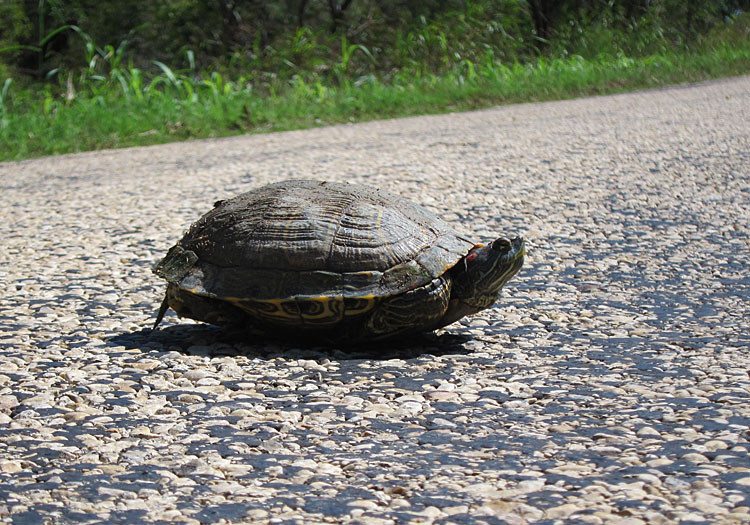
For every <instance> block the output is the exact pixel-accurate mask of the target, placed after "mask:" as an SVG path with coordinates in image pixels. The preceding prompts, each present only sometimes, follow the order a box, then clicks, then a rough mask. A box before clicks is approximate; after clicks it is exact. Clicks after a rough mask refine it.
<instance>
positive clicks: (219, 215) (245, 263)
mask: <svg viewBox="0 0 750 525" xmlns="http://www.w3.org/2000/svg"><path fill="white" fill-rule="evenodd" d="M525 255H526V249H525V242H524V239H523V238H522V237H520V236H514V237H513V238H509V237H506V236H501V237H498V238H497V239H495V240H493V241H492V242H490V243H488V244H477V243H475V242H473V241H471V240H469V239H468V238H467V237H465V236H464V235H463V234H461V233H459V232H457V231H456V230H454V229H453V228H452V227H451V226H450V225H449V224H448V223H446V222H445V221H443V220H442V219H440V218H439V217H437V216H436V215H435V214H433V213H431V212H430V211H428V210H427V209H425V208H424V207H422V206H419V205H417V204H414V203H413V202H411V201H409V200H407V199H405V198H402V197H400V196H398V195H395V194H392V193H389V192H386V191H383V190H380V189H376V188H373V187H369V186H365V185H360V184H351V183H338V182H326V181H317V180H287V181H283V182H278V183H274V184H269V185H266V186H263V187H260V188H258V189H255V190H252V191H249V192H247V193H243V194H241V195H238V196H236V197H233V198H230V199H228V200H220V201H218V202H216V203H215V204H214V207H213V209H212V210H210V211H209V212H208V213H206V214H205V215H203V216H202V217H201V218H200V219H198V221H196V222H195V223H194V224H193V225H192V226H191V227H190V228H189V229H188V231H187V232H186V233H185V234H184V236H183V237H182V239H181V240H180V241H179V242H178V243H177V244H176V245H174V246H173V247H172V248H170V250H169V251H168V253H167V254H166V256H165V257H164V258H163V259H162V260H161V261H160V262H158V263H157V264H156V266H155V267H154V268H153V271H154V273H156V274H157V275H158V276H160V277H162V278H164V279H166V281H167V283H168V284H167V290H166V294H165V297H164V300H163V302H162V305H161V308H160V309H159V312H158V315H157V319H156V322H155V324H154V329H156V327H157V326H158V325H159V323H160V322H161V321H162V319H163V317H164V314H165V313H166V311H167V310H168V309H169V308H172V309H173V310H174V311H175V312H176V313H177V314H178V315H179V316H180V317H188V318H192V319H195V320H198V321H203V322H206V323H210V324H216V325H225V326H233V327H239V328H241V329H242V330H243V331H244V330H247V333H249V334H258V335H263V336H267V337H272V338H277V337H279V336H280V337H282V338H284V337H289V336H291V337H296V338H302V339H304V340H306V341H320V342H324V343H335V344H342V345H345V344H358V343H367V342H371V341H382V340H387V339H391V338H394V337H396V336H402V335H408V334H414V333H419V332H430V331H433V330H435V329H437V328H440V327H443V326H446V325H448V324H451V323H453V322H454V321H457V320H458V319H460V318H462V317H464V316H466V315H471V314H474V313H476V312H479V311H480V310H483V309H485V308H489V307H490V306H492V305H493V304H494V303H495V302H496V301H497V299H498V294H499V292H500V289H501V288H502V287H503V286H504V285H505V283H506V282H507V281H508V280H509V279H510V278H511V277H513V276H514V275H515V274H516V273H517V272H518V270H519V269H520V268H521V266H522V264H523V261H524V256H525Z"/></svg>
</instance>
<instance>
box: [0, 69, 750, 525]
mask: <svg viewBox="0 0 750 525" xmlns="http://www.w3.org/2000/svg"><path fill="white" fill-rule="evenodd" d="M292 177H297V178H302V177H305V178H316V179H328V180H335V181H352V182H360V183H367V184H371V185H375V186H378V187H381V188H384V189H387V190H389V191H392V192H395V193H399V194H401V195H404V196H408V197H409V198H411V199H413V200H414V201H417V202H420V203H422V204H424V205H426V206H427V207H429V208H430V209H432V210H433V211H435V212H437V213H438V214H440V215H441V216H442V217H444V218H445V219H447V220H448V221H450V222H452V223H454V224H456V225H457V226H458V227H459V228H461V229H463V230H465V231H466V232H467V233H469V234H471V235H472V236H473V237H475V238H476V239H477V241H480V240H486V239H489V238H493V237H495V236H496V235H498V234H500V233H521V234H523V235H524V236H525V237H526V238H527V239H528V241H529V256H528V259H527V264H526V266H525V267H524V268H523V269H522V270H521V272H520V273H519V274H518V275H517V276H516V277H515V278H514V279H513V280H512V281H511V282H510V283H509V284H508V286H507V287H506V289H505V290H504V291H503V295H502V298H501V301H500V302H499V303H498V304H497V305H496V306H495V307H494V308H491V309H489V310H486V311H484V312H482V313H481V314H480V315H477V316H475V317H473V318H469V319H464V320H462V321H461V322H459V323H456V324H454V325H452V326H450V327H448V328H447V329H446V330H444V331H443V332H441V333H439V334H437V335H436V336H435V337H433V338H426V339H424V340H422V341H420V342H419V343H418V344H411V345H406V346H402V347H393V346H387V347H386V346H384V347H382V348H379V349H377V348H376V349H363V350H354V351H343V350H340V349H321V348H299V347H291V346H289V345H285V344H282V343H278V342H273V341H260V340H258V341H241V340H237V338H236V336H233V335H232V334H227V333H225V332H222V331H221V330H219V329H216V328H213V327H210V326H205V325H200V324H194V323H192V322H188V321H182V320H179V319H178V318H176V317H175V316H174V314H170V315H168V316H167V318H166V319H165V322H164V323H163V324H162V326H161V327H160V329H159V330H157V331H154V332H152V331H151V330H150V329H149V327H150V325H151V324H152V323H153V320H154V315H155V312H156V309H157V307H158V304H159V302H160V301H161V298H162V294H163V291H164V283H163V282H162V281H160V279H158V278H157V277H156V276H154V275H153V274H152V273H151V271H150V268H151V266H152V265H153V264H154V263H155V261H157V260H158V259H159V258H160V257H161V256H162V255H163V254H164V253H165V252H166V250H167V248H169V246H171V245H172V244H174V243H175V242H176V241H177V240H178V239H179V238H180V237H181V235H182V233H183V231H184V230H185V229H186V228H187V226H188V225H189V224H190V223H191V222H192V221H194V220H195V219H197V218H198V216H200V215H201V214H202V213H203V212H205V211H207V210H208V209H210V207H211V205H212V203H213V202H214V201H216V200H219V199H223V198H226V197H229V196H232V195H235V194H237V193H239V192H242V191H246V190H248V189H251V188H255V187H258V186H260V185H263V184H266V183H269V182H273V181H278V180H281V179H286V178H292ZM0 187H1V188H2V195H3V202H5V203H6V204H5V205H3V207H2V209H1V210H0V237H1V238H2V247H3V248H2V251H0V284H1V285H2V290H3V291H2V297H0V330H1V331H2V334H1V335H0V365H1V368H0V521H3V522H9V523H14V524H39V523H95V522H107V523H157V522H158V523H166V522H175V523H193V524H194V523H215V522H220V523H237V522H249V521H255V522H258V523H268V522H270V523H321V522H331V523H334V522H335V523H363V524H380V523H441V524H447V523H511V524H517V523H529V522H537V523H550V524H551V523H560V522H576V523H615V524H620V525H626V524H627V525H631V524H640V523H748V522H750V377H749V376H748V370H749V367H750V277H749V276H748V268H750V77H740V78H733V79H727V80H723V81H718V82H711V83H706V84H699V85H689V86H681V87H676V88H670V89H663V90H656V91H647V92H638V93H632V94H626V95H616V96H607V97H600V98H587V99H580V100H572V101H564V102H552V103H540V104H525V105H516V106H509V107H500V108H495V109H490V110H486V111H476V112H469V113H460V114H450V115H442V116H429V117H419V118H408V119H399V120H390V121H382V122H371V123H365V124H356V125H343V126H333V127H327V128H320V129H314V130H308V131H299V132H289V133H276V134H271V135H257V136H244V137H236V138H230V139H224V140H206V141H196V142H188V143H183V144H171V145H165V146H156V147H149V148H135V149H124V150H118V151H102V152H94V153H86V154H79V155H70V156H63V157H55V158H44V159H38V160H31V161H24V162H14V163H3V164H0Z"/></svg>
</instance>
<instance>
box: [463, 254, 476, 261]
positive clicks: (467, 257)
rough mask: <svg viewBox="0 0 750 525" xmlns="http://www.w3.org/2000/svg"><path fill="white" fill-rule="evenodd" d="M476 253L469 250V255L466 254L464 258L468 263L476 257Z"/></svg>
mask: <svg viewBox="0 0 750 525" xmlns="http://www.w3.org/2000/svg"><path fill="white" fill-rule="evenodd" d="M477 255H478V254H477V252H471V253H470V254H469V255H467V256H466V258H465V259H464V260H465V261H466V262H467V263H470V262H471V261H473V260H474V259H476V258H477Z"/></svg>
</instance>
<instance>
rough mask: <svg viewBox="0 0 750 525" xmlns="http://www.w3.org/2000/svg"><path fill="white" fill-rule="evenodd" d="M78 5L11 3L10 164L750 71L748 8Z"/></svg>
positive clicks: (2, 90)
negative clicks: (31, 7)
mask: <svg viewBox="0 0 750 525" xmlns="http://www.w3.org/2000/svg"><path fill="white" fill-rule="evenodd" d="M218 3H219V4H220V5H221V6H224V7H226V8H227V9H229V7H231V6H234V3H231V2H218ZM78 4H81V5H83V2H82V1H81V2H76V1H71V2H52V1H50V0H47V1H46V2H45V0H39V3H38V6H36V7H37V9H36V10H35V11H32V13H31V14H32V15H34V16H29V13H28V12H27V10H26V9H25V6H27V5H28V2H23V1H22V0H11V1H9V2H6V3H3V4H0V18H2V19H3V20H10V21H11V22H12V23H11V24H9V25H8V26H7V28H6V29H0V160H13V159H22V158H28V157H33V156H39V155H47V154H56V153H66V152H74V151H85V150H91V149H99V148H109V147H123V146H132V145H145V144H155V143H161V142H168V141H174V140H181V139H187V138H200V137H217V136H226V135H232V134H237V133H247V132H264V131H271V130H284V129H295V128H303V127H311V126H317V125H323V124H330V123H337V122H349V121H360V120H367V119H373V118H384V117H394V116H401V115H411V114H425V113H435V112H445V111H455V110H461V109H470V108H477V107H486V106H490V105H494V104H501V103H510V102H518V101H528V100H549V99H559V98H568V97H575V96H582V95H589V94H599V93H610V92H616V91H623V90H627V89H633V88H641V87H649V86H658V85H664V84H670V83H676V82H684V81H695V80H703V79H707V78H715V77H719V76H727V75H734V74H742V73H747V72H748V71H750V15H748V14H743V13H741V8H744V7H745V6H744V5H741V4H742V2H735V3H734V4H732V3H731V2H729V3H727V2H724V3H721V4H720V5H719V6H717V5H714V3H707V4H706V5H705V6H699V7H695V5H696V4H700V3H699V2H688V3H685V2H677V1H676V0H674V1H673V0H650V1H648V2H645V1H643V0H631V1H622V2H616V1H615V0H610V1H609V2H593V1H588V2H587V1H585V0H577V1H574V0H569V1H567V2H565V1H563V2H547V1H544V0H530V1H529V2H521V1H519V0H507V1H504V2H503V1H500V2H490V1H486V2H479V1H477V2H470V1H466V2H458V1H453V2H451V1H442V2H441V1H437V0H434V1H433V2H410V1H404V2H399V3H398V5H399V6H400V7H399V8H398V9H397V8H395V7H393V8H390V9H388V8H386V7H384V6H388V5H390V4H391V2H377V3H376V2H368V1H366V0H359V1H358V0H348V1H345V2H343V3H337V2H335V1H331V2H328V3H325V2H317V3H316V2H312V1H310V2H307V1H304V0H297V1H296V2H294V1H291V0H288V1H286V2H262V3H258V4H257V5H255V7H254V9H256V11H253V13H254V14H257V13H260V15H261V16H258V17H256V18H254V19H253V18H251V19H252V20H255V25H253V24H251V23H240V22H242V21H243V20H246V19H247V17H249V14H250V12H239V11H236V10H237V9H238V8H233V9H235V11H232V10H231V9H229V11H228V12H227V11H226V9H225V10H223V11H222V10H219V12H213V11H211V12H207V11H204V10H205V7H202V6H205V5H206V4H205V3H204V2H197V1H193V0H180V1H177V0H161V1H155V2H149V3H148V4H147V5H148V9H141V10H138V9H137V8H136V4H138V5H141V6H142V5H144V3H134V2H121V3H110V4H106V5H107V6H109V7H108V9H109V11H108V10H107V9H104V10H103V12H99V11H97V15H96V16H97V17H99V18H91V17H87V16H86V15H85V13H86V12H87V11H86V10H83V9H82V8H80V7H78ZM394 4H395V2H394ZM412 4H413V5H412ZM709 4H710V5H709ZM728 4H732V5H729V6H728ZM735 4H736V5H735ZM102 5H105V4H102ZM248 5H249V7H247V6H246V7H245V8H244V9H253V5H254V4H253V2H249V4H248ZM274 5H275V6H276V7H277V8H278V9H277V10H276V11H273V10H269V6H274ZM290 5H293V7H295V8H294V9H289V6H290ZM686 5H687V6H688V7H686ZM113 6H114V7H113ZM228 6H229V7H228ZM259 6H262V7H259ZM283 6H286V7H287V9H286V10H284V9H281V7H283ZM326 6H327V8H326ZM404 6H407V7H404ZM690 6H692V7H690ZM129 7H130V8H133V9H130V10H129V9H128V8H129ZM334 8H335V9H334ZM125 15H128V16H129V18H128V16H125ZM285 16H286V18H285ZM118 17H119V18H118ZM149 17H150V18H149ZM243 17H246V18H243ZM117 21H119V23H116V22H117ZM123 21H124V22H123ZM397 21H398V23H397ZM50 22H53V23H50ZM49 27H52V28H53V29H51V30H50V29H48V28H49ZM94 28H96V29H94ZM158 28H161V29H162V31H156V30H157V29H158ZM170 33H171V34H170ZM107 35H110V36H114V38H115V40H114V43H112V44H106V45H98V43H97V39H103V38H105V37H106V36H107ZM167 37H169V38H167ZM165 38H166V39H165Z"/></svg>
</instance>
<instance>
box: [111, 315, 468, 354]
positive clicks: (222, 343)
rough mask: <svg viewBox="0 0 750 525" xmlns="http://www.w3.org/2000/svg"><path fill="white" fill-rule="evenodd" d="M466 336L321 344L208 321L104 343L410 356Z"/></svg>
mask: <svg viewBox="0 0 750 525" xmlns="http://www.w3.org/2000/svg"><path fill="white" fill-rule="evenodd" d="M470 341H472V338H471V337H470V336H467V335H463V334H452V333H448V332H443V333H439V334H436V333H425V334H416V335H412V336H409V337H405V338H403V339H402V340H399V341H386V342H373V343H366V344H358V345H351V346H342V345H325V344H320V343H319V342H315V343H313V342H309V341H305V340H303V339H277V338H270V337H264V336H258V335H251V334H248V333H247V332H243V331H237V330H232V329H228V328H222V327H218V326H213V325H208V324H189V323H181V324H175V325H172V326H168V327H165V328H160V329H151V328H142V329H140V330H135V331H132V332H124V333H121V334H117V335H115V336H113V337H111V338H109V339H108V343H109V344H111V345H116V346H124V347H125V348H127V349H129V350H143V351H144V352H146V351H163V352H166V351H176V352H180V353H184V354H186V355H202V356H208V357H221V356H246V357H256V358H261V359H273V358H278V357H286V358H293V359H301V358H302V359H316V358H325V357H327V358H329V359H335V360H341V361H345V360H354V359H368V360H389V359H411V358H416V357H419V356H421V355H433V356H442V355H453V354H468V353H471V351H472V350H470V349H469V348H468V347H467V345H466V343H468V342H470Z"/></svg>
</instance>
